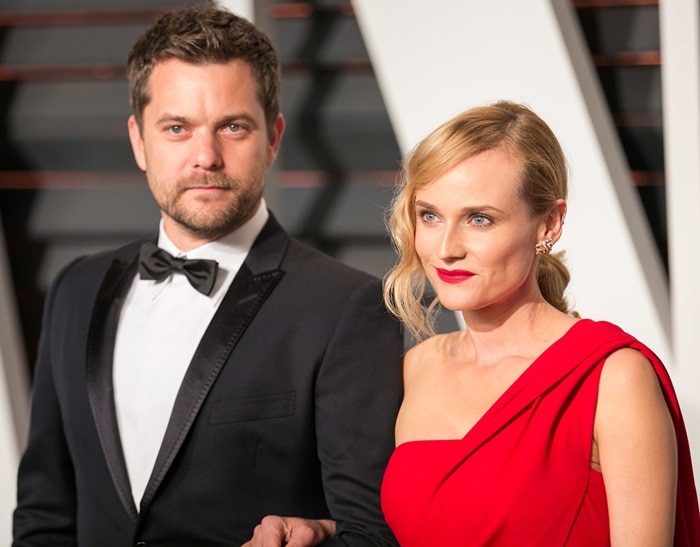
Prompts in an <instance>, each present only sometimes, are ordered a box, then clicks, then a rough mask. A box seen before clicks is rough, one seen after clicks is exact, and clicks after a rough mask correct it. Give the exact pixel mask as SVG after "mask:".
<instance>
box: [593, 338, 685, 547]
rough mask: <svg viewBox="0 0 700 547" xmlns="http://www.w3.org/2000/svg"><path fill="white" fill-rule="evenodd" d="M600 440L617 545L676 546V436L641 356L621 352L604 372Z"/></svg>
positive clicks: (597, 425)
mask: <svg viewBox="0 0 700 547" xmlns="http://www.w3.org/2000/svg"><path fill="white" fill-rule="evenodd" d="M594 439H595V441H596V443H597V446H598V451H599V458H600V468H601V471H602V473H603V480H604V481H605V489H606V493H607V500H608V509H609V513H610V535H611V541H612V545H613V546H615V547H619V546H628V545H630V546H632V545H633V546H635V547H642V546H647V545H648V546H654V547H659V546H663V545H668V546H671V545H673V534H674V523H675V503H676V481H677V454H676V436H675V431H674V428H673V422H672V420H671V416H670V414H669V411H668V407H667V405H666V402H665V400H664V396H663V393H662V392H661V388H660V387H659V382H658V379H657V376H656V373H655V372H654V370H653V368H652V366H651V364H650V363H649V362H648V361H647V359H646V358H645V357H644V356H642V354H640V353H639V352H637V351H636V350H633V349H622V350H619V351H617V352H615V353H614V354H612V355H611V356H610V357H609V358H608V359H607V361H606V363H605V365H604V367H603V371H602V374H601V379H600V392H599V396H598V406H597V410H596V418H595V426H594Z"/></svg>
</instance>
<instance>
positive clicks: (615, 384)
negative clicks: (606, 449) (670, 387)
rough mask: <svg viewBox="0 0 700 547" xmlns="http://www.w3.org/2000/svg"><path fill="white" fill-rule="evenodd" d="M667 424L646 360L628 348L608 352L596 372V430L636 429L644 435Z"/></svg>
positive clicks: (656, 381)
mask: <svg viewBox="0 0 700 547" xmlns="http://www.w3.org/2000/svg"><path fill="white" fill-rule="evenodd" d="M669 427H670V428H672V424H671V417H670V413H669V410H668V406H667V404H666V401H665V398H664V394H663V390H662V389H661V384H660V383H659V379H658V377H657V375H656V371H655V370H654V368H653V366H652V364H651V363H650V362H649V360H648V359H647V358H646V357H644V355H642V354H641V353H640V352H638V351H637V350H634V349H631V348H625V349H621V350H618V351H616V352H615V353H613V354H611V355H610V356H609V357H608V359H607V360H606V362H605V364H604V365H603V371H602V373H601V376H600V389H599V394H598V406H597V411H596V431H597V433H598V434H599V435H605V432H606V431H608V432H610V433H615V432H622V431H624V432H625V434H633V431H635V430H639V431H638V432H639V433H641V434H645V435H648V434H651V431H653V430H655V431H656V433H655V434H659V433H660V431H661V430H662V429H666V430H668V428H669ZM655 434H654V435H655Z"/></svg>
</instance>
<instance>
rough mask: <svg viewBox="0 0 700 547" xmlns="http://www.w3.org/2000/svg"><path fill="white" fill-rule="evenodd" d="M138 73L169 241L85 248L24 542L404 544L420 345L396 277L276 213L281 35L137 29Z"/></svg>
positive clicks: (175, 17) (137, 130)
mask: <svg viewBox="0 0 700 547" xmlns="http://www.w3.org/2000/svg"><path fill="white" fill-rule="evenodd" d="M128 77H129V84H130V92H131V105H132V112H133V115H132V116H131V117H130V119H129V123H128V128H129V135H130V139H131V143H132V147H133V150H134V155H135V158H136V162H137V164H138V165H139V167H140V168H141V169H143V170H144V171H145V172H146V175H147V179H148V184H149V187H150V189H151V192H152V194H153V196H154V198H155V200H156V202H157V203H158V206H159V207H160V209H161V212H162V219H161V222H160V230H159V236H158V238H157V243H158V246H157V247H156V246H154V245H153V243H154V242H156V240H155V239H154V240H152V241H148V242H145V243H143V244H142V242H138V243H134V244H131V245H128V246H126V247H124V248H121V249H118V250H115V251H111V252H105V253H102V254H98V255H96V256H92V257H86V258H82V259H79V260H76V261H75V262H74V263H72V264H70V265H69V266H68V267H67V268H66V269H65V270H64V271H63V272H62V273H61V274H60V275H59V276H58V279H57V280H56V281H55V283H54V285H53V286H52V289H51V291H50V292H49V295H48V296H47V302H46V306H45V317H44V331H43V335H42V340H41V343H40V351H39V358H38V362H37V367H36V372H35V380H34V396H33V404H32V423H31V431H30V435H29V441H28V447H27V450H26V452H25V454H24V456H23V458H22V462H21V465H20V470H19V483H18V505H17V509H16V511H15V514H14V544H15V545H17V546H24V545H51V546H54V547H55V546H61V545H75V544H78V545H80V546H81V547H88V546H99V547H109V546H125V545H142V546H146V545H152V546H155V545H168V546H170V545H182V546H196V547H199V546H206V545H240V544H241V543H243V542H245V541H247V540H250V539H251V538H252V536H253V530H254V528H255V526H256V525H257V524H258V523H260V522H261V521H263V519H264V523H263V525H262V526H261V527H259V528H258V529H257V532H256V538H255V540H254V543H255V542H259V541H264V542H265V543H264V544H266V545H269V544H276V545H282V544H283V542H286V541H289V540H290V537H297V536H294V535H293V536H289V533H292V534H295V533H296V531H297V530H301V531H302V532H303V533H304V534H308V536H301V535H300V536H298V537H300V538H301V537H305V538H307V537H308V539H305V540H304V541H307V542H308V543H318V542H320V541H322V540H324V539H326V538H327V537H328V536H332V537H331V538H330V539H329V540H328V542H327V543H328V544H329V545H330V544H338V545H357V546H360V545H384V544H392V543H393V542H394V539H393V536H392V535H391V533H390V532H389V530H388V528H387V527H386V524H385V523H384V519H383V517H382V515H381V511H380V508H379V494H378V490H379V484H380V481H381V477H382V474H383V470H384V467H385V464H386V461H387V459H388V457H389V454H390V453H391V450H392V447H393V425H394V419H395V416H396V412H397V410H398V406H399V403H400V398H401V372H400V354H401V351H402V336H401V333H400V330H399V327H398V325H397V324H396V322H395V321H394V320H393V319H391V318H390V317H389V316H388V314H387V313H386V311H385V309H384V308H383V307H382V305H381V284H380V282H379V280H377V279H375V278H373V277H371V276H369V275H368V274H365V273H362V272H359V271H356V270H353V269H351V268H349V267H347V266H344V265H342V264H340V263H339V262H337V261H335V260H333V259H331V258H329V257H326V256H324V255H322V254H321V253H319V252H317V251H315V250H312V249H311V248H309V247H307V246H305V245H303V244H301V243H299V242H297V241H295V240H293V239H290V237H289V236H288V235H287V233H286V232H285V231H284V230H283V229H282V228H281V227H280V226H279V224H278V223H277V222H276V221H275V219H274V217H273V216H272V214H271V213H269V212H268V211H267V209H266V207H265V203H264V200H263V198H262V194H263V187H264V178H265V173H266V170H267V168H268V167H269V166H270V165H271V164H272V162H273V161H274V159H275V156H276V154H277V151H278V148H279V145H280V140H281V138H282V133H283V130H284V120H283V118H282V116H281V115H280V114H279V97H278V95H279V62H278V59H277V55H276V52H275V50H274V48H273V46H272V45H271V44H270V42H269V39H268V38H267V37H266V36H265V35H264V34H262V33H261V32H260V31H259V30H258V29H256V28H255V27H254V26H253V25H252V24H250V23H249V22H247V21H245V20H244V19H240V18H238V17H236V16H234V15H233V14H231V13H229V12H227V11H225V10H222V9H219V8H216V7H214V6H200V7H196V8H190V9H188V10H185V11H181V12H177V13H175V14H169V15H165V16H164V17H162V18H161V19H160V20H159V21H157V22H156V23H155V24H154V25H153V26H152V27H151V28H150V29H149V30H148V31H147V32H146V33H145V34H144V35H143V36H142V37H141V38H140V39H139V40H138V41H137V42H136V44H135V45H134V47H133V49H132V51H131V54H130V57H129V63H128ZM166 252H167V253H166ZM171 255H174V256H175V258H173V257H172V256H171ZM185 257H186V258H187V259H188V262H185ZM193 259H196V260H197V261H196V262H189V260H193ZM214 261H215V262H214ZM211 274H215V275H214V276H212V275H211ZM195 287H196V288H195ZM266 515H281V516H282V517H285V518H276V517H274V516H270V517H267V518H265V517H266ZM286 517H294V518H286ZM306 519H310V520H306ZM311 519H313V520H311ZM290 530H291V532H290ZM270 538H274V540H273V541H272V542H271V543H268V541H271V540H270ZM258 544H263V543H258Z"/></svg>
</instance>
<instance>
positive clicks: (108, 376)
mask: <svg viewBox="0 0 700 547" xmlns="http://www.w3.org/2000/svg"><path fill="white" fill-rule="evenodd" d="M135 257H136V255H134V260H131V261H129V262H123V261H119V260H114V261H113V262H112V264H111V266H110V268H109V269H108V270H107V274H106V275H105V278H104V281H103V283H102V286H101V287H100V291H99V293H98V295H97V299H96V302H95V308H94V311H93V315H92V319H91V321H90V330H89V334H88V349H87V364H86V375H87V385H88V396H89V399H90V406H91V407H92V413H93V416H94V419H95V425H96V427H97V433H98V436H99V438H100V443H101V444H102V451H103V452H104V455H105V459H106V460H107V467H108V468H109V472H110V474H111V476H112V481H113V482H114V486H115V488H116V490H117V493H118V495H119V499H120V500H121V502H122V504H123V505H124V508H125V509H126V512H127V513H128V514H129V516H130V517H131V518H132V519H133V520H134V521H135V520H136V519H137V517H138V515H137V510H136V506H135V505H134V500H133V496H132V494H131V486H130V484H129V476H128V472H127V469H126V462H125V460H124V452H123V450H122V445H121V439H120V436H119V428H118V426H117V413H116V407H115V404H114V388H113V384H112V365H113V356H114V343H115V339H116V332H117V324H118V322H119V312H120V310H121V306H122V302H123V299H124V297H125V296H126V292H127V291H128V288H129V282H130V281H131V280H132V279H133V277H134V275H135V274H136V265H137V264H136V261H135Z"/></svg>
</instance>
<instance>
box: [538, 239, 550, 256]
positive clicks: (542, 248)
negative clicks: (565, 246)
mask: <svg viewBox="0 0 700 547" xmlns="http://www.w3.org/2000/svg"><path fill="white" fill-rule="evenodd" d="M552 247H553V244H552V240H551V239H543V240H542V241H540V242H539V243H538V244H537V245H535V254H536V255H546V254H549V253H550V251H551V250H552Z"/></svg>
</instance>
